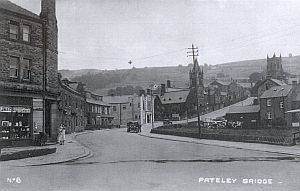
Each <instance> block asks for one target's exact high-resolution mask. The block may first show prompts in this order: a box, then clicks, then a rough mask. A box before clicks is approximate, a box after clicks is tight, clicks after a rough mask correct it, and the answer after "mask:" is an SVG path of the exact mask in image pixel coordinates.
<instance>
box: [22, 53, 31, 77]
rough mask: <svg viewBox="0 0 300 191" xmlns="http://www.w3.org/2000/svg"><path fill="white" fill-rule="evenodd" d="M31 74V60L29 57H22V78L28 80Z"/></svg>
mask: <svg viewBox="0 0 300 191" xmlns="http://www.w3.org/2000/svg"><path fill="white" fill-rule="evenodd" d="M30 74H31V60H30V59H26V58H24V59H23V79H24V80H30Z"/></svg>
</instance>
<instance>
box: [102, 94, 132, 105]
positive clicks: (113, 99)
mask: <svg viewBox="0 0 300 191" xmlns="http://www.w3.org/2000/svg"><path fill="white" fill-rule="evenodd" d="M129 97H132V96H128V95H124V96H103V101H104V102H106V103H110V104H116V103H129Z"/></svg>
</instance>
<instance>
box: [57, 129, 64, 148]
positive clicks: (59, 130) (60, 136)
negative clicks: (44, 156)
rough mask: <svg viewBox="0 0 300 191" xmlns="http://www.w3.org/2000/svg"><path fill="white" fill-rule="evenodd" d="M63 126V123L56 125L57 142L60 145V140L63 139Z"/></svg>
mask: <svg viewBox="0 0 300 191" xmlns="http://www.w3.org/2000/svg"><path fill="white" fill-rule="evenodd" d="M63 128H64V125H63V124H60V126H59V127H58V130H57V131H58V134H57V142H58V143H59V144H60V145H62V140H63Z"/></svg>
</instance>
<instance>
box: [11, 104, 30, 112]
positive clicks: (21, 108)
mask: <svg viewBox="0 0 300 191" xmlns="http://www.w3.org/2000/svg"><path fill="white" fill-rule="evenodd" d="M13 112H17V113H30V112H31V109H30V108H29V107H21V106H17V107H13Z"/></svg>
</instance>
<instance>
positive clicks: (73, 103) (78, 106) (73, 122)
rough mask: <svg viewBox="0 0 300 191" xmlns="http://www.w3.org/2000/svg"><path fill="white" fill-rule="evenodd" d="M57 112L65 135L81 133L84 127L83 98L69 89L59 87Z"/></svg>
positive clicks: (64, 86) (62, 86)
mask: <svg viewBox="0 0 300 191" xmlns="http://www.w3.org/2000/svg"><path fill="white" fill-rule="evenodd" d="M59 98H60V100H61V101H60V104H59V111H60V116H61V122H62V123H63V124H64V125H65V127H66V133H73V132H80V131H83V130H84V128H85V126H86V118H85V98H84V96H82V95H80V94H79V93H78V92H75V91H74V90H71V89H70V87H67V86H66V85H63V84H61V85H60V97H59Z"/></svg>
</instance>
